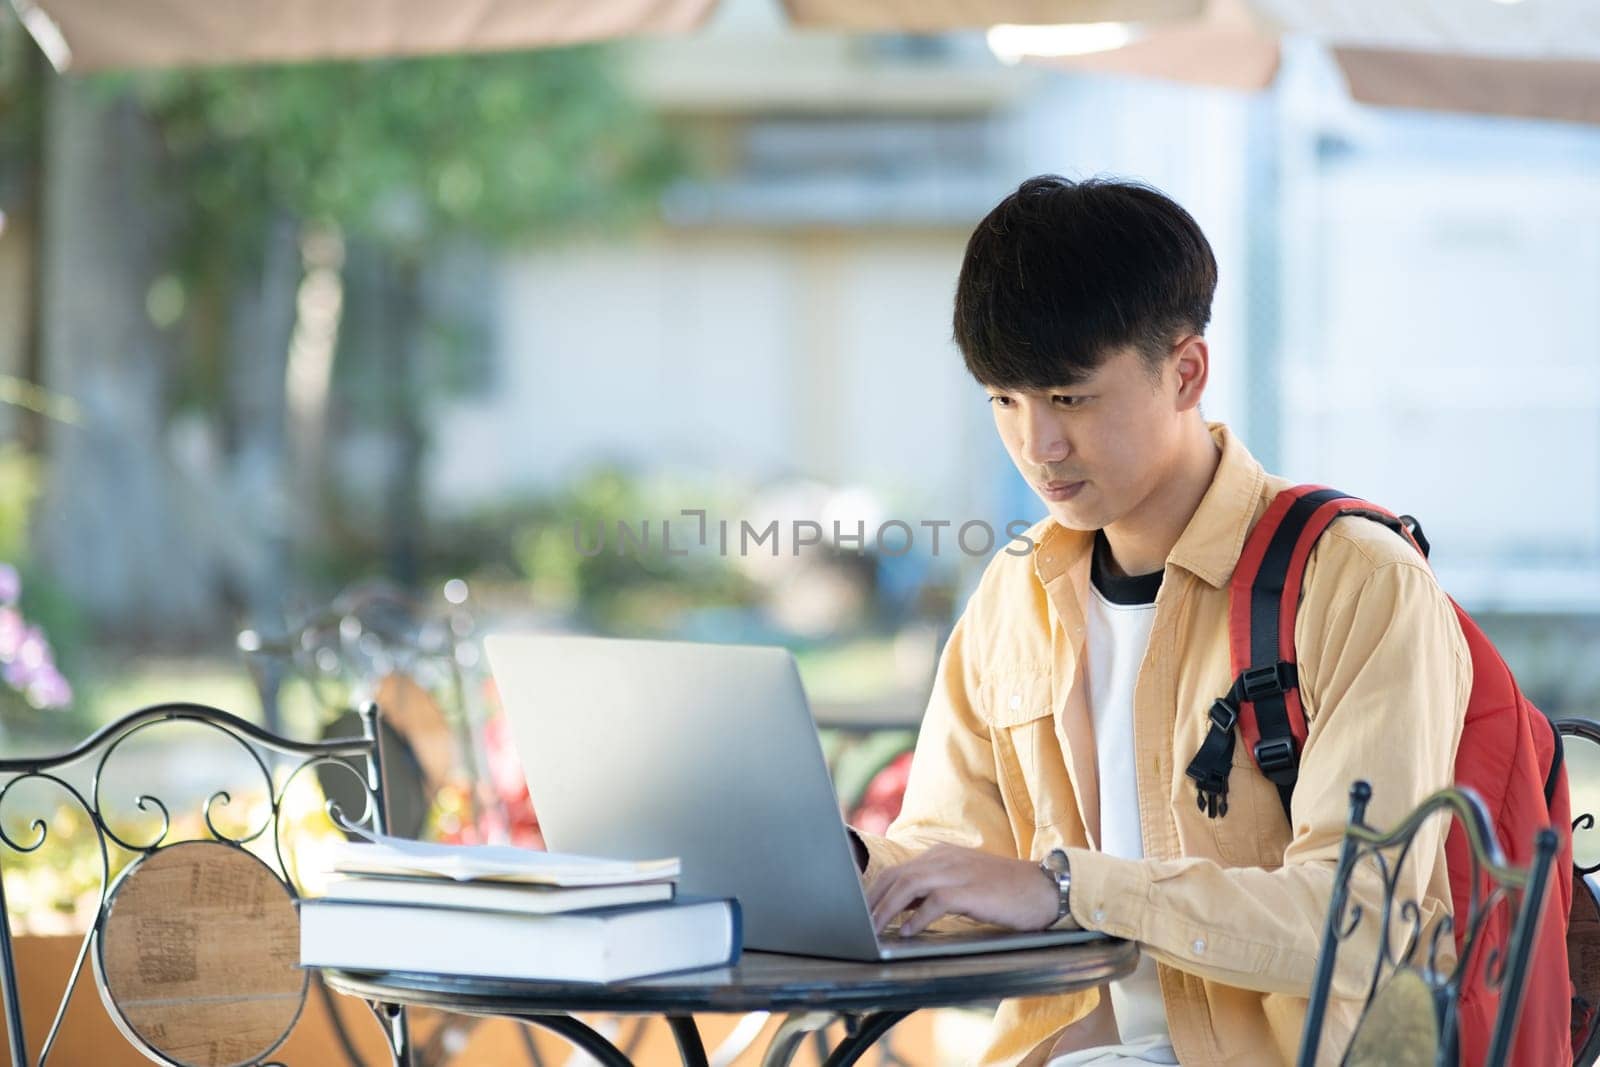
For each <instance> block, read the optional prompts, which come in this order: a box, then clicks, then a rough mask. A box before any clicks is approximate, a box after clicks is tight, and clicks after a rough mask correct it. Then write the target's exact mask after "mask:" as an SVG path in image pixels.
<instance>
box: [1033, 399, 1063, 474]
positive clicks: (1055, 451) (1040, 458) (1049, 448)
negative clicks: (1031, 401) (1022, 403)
mask: <svg viewBox="0 0 1600 1067" xmlns="http://www.w3.org/2000/svg"><path fill="white" fill-rule="evenodd" d="M1053 414H1054V413H1053V412H1051V411H1050V410H1049V409H1048V408H1045V409H1043V410H1039V409H1037V408H1036V409H1035V410H1034V411H1032V412H1030V413H1029V414H1028V416H1027V418H1026V421H1025V422H1024V424H1023V430H1022V434H1023V437H1022V458H1023V459H1025V460H1027V461H1028V462H1029V463H1032V464H1034V465H1035V466H1039V467H1048V466H1050V465H1052V464H1055V463H1060V462H1061V461H1062V460H1064V459H1066V458H1067V456H1068V455H1069V454H1070V453H1071V451H1072V446H1071V445H1070V444H1068V442H1067V437H1066V434H1064V433H1062V432H1061V426H1060V424H1059V422H1058V421H1057V420H1056V419H1055V418H1053V417H1052V415H1053Z"/></svg>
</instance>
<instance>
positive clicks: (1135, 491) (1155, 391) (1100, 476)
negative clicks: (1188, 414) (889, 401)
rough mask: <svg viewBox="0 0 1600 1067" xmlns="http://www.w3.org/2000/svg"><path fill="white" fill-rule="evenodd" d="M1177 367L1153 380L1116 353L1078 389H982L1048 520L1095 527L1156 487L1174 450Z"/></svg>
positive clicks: (1179, 410)
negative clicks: (1047, 515)
mask: <svg viewBox="0 0 1600 1067" xmlns="http://www.w3.org/2000/svg"><path fill="white" fill-rule="evenodd" d="M1177 362H1178V360H1177V358H1176V357H1175V356H1171V355H1169V357H1168V359H1167V361H1166V363H1164V364H1163V370H1162V375H1161V377H1160V379H1159V380H1157V379H1156V378H1154V377H1153V376H1152V374H1151V372H1150V370H1149V368H1148V366H1147V365H1146V363H1145V361H1144V359H1143V358H1142V357H1141V356H1140V354H1139V352H1138V351H1137V350H1136V349H1134V348H1131V347H1130V348H1124V349H1119V350H1117V351H1116V352H1115V353H1113V354H1112V355H1111V356H1110V357H1108V358H1107V359H1106V361H1105V362H1104V363H1102V364H1101V365H1100V368H1099V369H1098V370H1096V371H1095V372H1094V374H1092V375H1091V376H1090V377H1089V378H1088V379H1087V380H1085V381H1083V382H1082V383H1080V384H1078V385H1072V386H1061V387H1060V388H1056V389H1045V390H1037V391H1036V390H1002V389H994V388H991V389H989V398H990V400H989V403H990V406H991V407H992V408H993V411H994V422H995V427H996V428H997V429H998V430H999V431H1000V440H1001V441H1003V442H1004V443H1005V446H1006V452H1008V453H1009V454H1010V456H1011V462H1013V463H1015V464H1016V465H1017V470H1019V471H1021V472H1022V476H1023V477H1024V478H1026V479H1027V480H1028V484H1030V485H1032V486H1033V490H1034V492H1036V493H1038V494H1039V498H1040V499H1041V500H1043V501H1044V502H1045V506H1046V507H1047V508H1048V509H1049V511H1050V515H1051V517H1052V518H1054V519H1055V520H1056V522H1058V523H1060V524H1061V525H1062V526H1065V527H1068V528H1069V529H1073V530H1099V529H1102V528H1104V527H1107V526H1112V525H1114V524H1116V523H1117V522H1119V521H1120V520H1122V519H1124V518H1125V517H1127V516H1129V515H1130V514H1131V513H1133V512H1135V511H1136V510H1137V509H1138V508H1139V507H1140V506H1141V505H1142V504H1144V503H1145V502H1146V501H1147V500H1149V499H1150V498H1151V497H1152V495H1153V494H1155V493H1156V491H1157V490H1158V489H1159V487H1160V485H1161V484H1162V482H1163V480H1164V479H1165V477H1166V476H1167V474H1168V473H1169V471H1170V470H1171V469H1172V466H1173V463H1174V457H1175V456H1176V454H1177V451H1178V444H1179V432H1180V428H1181V426H1182V418H1181V416H1182V414H1183V411H1184V410H1186V409H1187V408H1188V407H1192V406H1193V404H1192V403H1185V402H1184V401H1183V400H1182V399H1181V397H1180V394H1181V392H1182V383H1181V376H1180V374H1179V373H1178V371H1177V369H1176V366H1175V365H1176V364H1177Z"/></svg>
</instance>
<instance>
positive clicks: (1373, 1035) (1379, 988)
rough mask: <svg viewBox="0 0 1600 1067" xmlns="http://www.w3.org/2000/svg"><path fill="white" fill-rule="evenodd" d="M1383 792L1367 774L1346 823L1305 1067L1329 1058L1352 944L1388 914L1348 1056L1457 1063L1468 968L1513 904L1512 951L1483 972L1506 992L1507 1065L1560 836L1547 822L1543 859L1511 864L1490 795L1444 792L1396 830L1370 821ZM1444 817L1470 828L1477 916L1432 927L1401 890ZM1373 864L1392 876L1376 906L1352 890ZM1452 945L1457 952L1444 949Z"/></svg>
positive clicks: (1499, 1022) (1305, 1037)
mask: <svg viewBox="0 0 1600 1067" xmlns="http://www.w3.org/2000/svg"><path fill="white" fill-rule="evenodd" d="M1371 798H1372V787H1371V786H1370V785H1368V784H1367V783H1366V782H1356V783H1355V784H1354V785H1353V786H1352V787H1351V789H1350V821H1349V824H1348V825H1347V826H1346V828H1345V836H1344V844H1343V847H1342V848H1341V850H1340V853H1339V864H1338V868H1337V870H1336V873H1335V876H1334V883H1333V897H1332V900H1331V901H1330V903H1329V908H1328V917H1327V922H1326V924H1325V926H1324V928H1323V934H1322V947H1321V951H1320V954H1319V956H1318V959H1317V973H1316V980H1315V982H1314V984H1313V985H1312V987H1311V999H1310V1004H1309V1007H1308V1010H1307V1013H1306V1025H1305V1030H1304V1032H1303V1034H1302V1036H1301V1043H1300V1055H1299V1063H1300V1064H1301V1067H1311V1065H1312V1064H1314V1063H1316V1062H1317V1053H1318V1051H1319V1046H1320V1044H1321V1038H1322V1029H1323V1021H1324V1018H1325V1016H1326V1012H1327V1008H1328V1002H1329V999H1330V997H1331V995H1332V992H1333V977H1334V970H1335V964H1336V961H1337V955H1338V952H1339V949H1340V946H1341V944H1342V943H1344V942H1346V941H1349V940H1350V939H1351V938H1352V937H1353V936H1354V935H1355V934H1356V931H1357V930H1358V929H1360V928H1361V927H1362V924H1363V922H1365V921H1369V920H1370V921H1375V922H1376V923H1377V926H1376V930H1375V931H1374V930H1373V929H1371V928H1368V929H1367V930H1365V931H1364V933H1365V935H1366V937H1365V939H1370V940H1373V941H1374V942H1375V944H1376V947H1377V951H1376V958H1375V959H1374V960H1373V961H1372V963H1371V968H1372V969H1371V978H1370V981H1369V982H1368V983H1367V986H1366V991H1365V997H1364V1001H1363V1005H1362V1011H1361V1021H1360V1023H1359V1024H1358V1026H1357V1030H1356V1033H1355V1035H1354V1038H1353V1039H1352V1041H1351V1045H1350V1048H1349V1049H1348V1050H1346V1051H1345V1052H1341V1053H1340V1054H1339V1055H1338V1056H1337V1057H1336V1062H1340V1063H1347V1064H1357V1063H1360V1064H1369V1063H1370V1064H1377V1063H1382V1064H1387V1065H1390V1067H1401V1065H1404V1067H1412V1065H1421V1064H1429V1065H1437V1067H1456V1064H1457V1063H1458V1062H1459V1055H1458V1047H1457V1042H1458V1031H1457V1007H1458V1005H1459V1002H1460V997H1461V993H1462V983H1463V981H1464V976H1466V975H1468V974H1472V973H1474V971H1475V964H1476V962H1477V960H1478V957H1479V956H1480V955H1482V953H1481V951H1480V950H1481V948H1482V943H1481V942H1480V940H1479V934H1480V933H1481V932H1482V930H1483V928H1484V925H1485V920H1486V919H1488V918H1489V917H1490V916H1491V915H1492V914H1494V913H1495V912H1496V911H1497V910H1498V909H1501V908H1509V909H1511V911H1510V914H1511V916H1512V926H1511V931H1512V932H1511V938H1510V941H1509V943H1508V945H1507V948H1506V951H1505V953H1504V954H1503V955H1495V954H1490V955H1489V956H1487V957H1485V963H1486V966H1484V968H1483V981H1485V982H1486V983H1488V984H1489V985H1490V986H1491V987H1492V988H1497V989H1498V990H1499V993H1500V1003H1499V1009H1498V1014H1497V1015H1496V1017H1495V1022H1494V1029H1493V1031H1492V1033H1491V1037H1490V1047H1489V1053H1488V1057H1487V1060H1486V1063H1487V1064H1490V1065H1492V1067H1500V1065H1502V1064H1504V1063H1506V1059H1507V1056H1508V1054H1509V1050H1510V1048H1511V1038H1512V1035H1513V1033H1514V1031H1515V1028H1516V1024H1517V1015H1518V1012H1519V1011H1520V1010H1521V1007H1522V993H1523V983H1524V980H1525V978H1526V974H1527V968H1528V962H1529V960H1530V959H1531V957H1532V946H1533V935H1534V931H1535V925H1536V923H1537V921H1538V917H1539V913H1540V905H1541V903H1542V901H1543V899H1544V894H1545V891H1546V889H1547V887H1548V885H1549V880H1550V868H1551V866H1552V864H1553V862H1554V859H1555V854H1556V849H1557V844H1558V841H1557V837H1556V833H1555V831H1554V830H1550V829H1545V830H1541V831H1540V832H1539V834H1538V835H1537V837H1536V838H1535V842H1534V859H1533V861H1532V863H1531V864H1530V865H1529V866H1528V867H1527V868H1517V867H1512V866H1510V865H1509V864H1508V863H1507V862H1506V859H1505V857H1504V855H1503V853H1502V852H1501V849H1500V845H1499V842H1498V841H1496V839H1495V835H1494V830H1493V823H1492V822H1491V821H1490V819H1489V816H1488V814H1487V812H1486V811H1485V810H1484V807H1483V803H1482V801H1480V800H1479V799H1478V798H1477V796H1475V795H1474V794H1473V793H1472V792H1471V791H1470V790H1465V789H1443V790H1440V791H1439V792H1437V793H1435V794H1433V795H1432V796H1430V797H1428V798H1427V799H1426V800H1424V801H1423V802H1422V804H1421V805H1420V806H1419V807H1418V808H1417V809H1416V810H1415V811H1413V812H1412V813H1411V814H1410V815H1409V816H1407V817H1406V818H1405V819H1404V820H1403V821H1402V822H1401V823H1400V825H1399V826H1398V827H1396V828H1395V829H1393V830H1390V831H1387V832H1384V831H1380V830H1377V829H1374V828H1373V827H1371V826H1368V825H1367V823H1366V811H1367V803H1368V802H1369V801H1370V800H1371ZM1439 816H1449V817H1453V818H1454V819H1455V820H1457V821H1458V822H1459V823H1460V824H1461V827H1462V829H1463V831H1464V832H1465V834H1466V838H1467V842H1468V845H1469V847H1470V849H1471V854H1472V861H1473V871H1472V885H1473V887H1474V891H1473V897H1472V903H1471V906H1470V907H1469V909H1468V912H1467V914H1466V915H1465V916H1461V915H1456V916H1451V917H1446V918H1444V919H1442V920H1440V921H1439V922H1437V923H1436V924H1434V925H1433V926H1432V928H1431V929H1424V916H1423V912H1422V908H1421V906H1420V902H1419V901H1416V900H1411V899H1405V900H1397V899H1396V897H1397V895H1398V886H1399V882H1400V878H1401V875H1402V871H1403V869H1404V868H1405V865H1406V861H1407V859H1408V858H1409V855H1410V849H1411V845H1412V843H1413V840H1414V838H1415V836H1416V834H1417V831H1418V830H1419V829H1420V828H1421V827H1422V826H1423V825H1424V824H1425V823H1426V822H1427V821H1428V820H1429V819H1431V818H1434V817H1439ZM1363 861H1366V862H1370V863H1371V864H1372V867H1373V868H1375V869H1376V873H1377V875H1378V877H1379V878H1380V879H1381V882H1382V895H1381V898H1380V901H1381V902H1380V904H1379V906H1378V908H1377V910H1376V913H1375V914H1371V915H1369V914H1368V913H1367V909H1365V908H1364V907H1363V906H1362V904H1360V903H1358V902H1357V901H1355V900H1353V899H1352V894H1351V878H1352V875H1354V874H1355V873H1356V872H1357V867H1358V865H1359V864H1361V863H1363ZM1480 886H1487V887H1488V889H1487V892H1482V893H1480V892H1479V887H1480ZM1458 929H1459V930H1461V932H1462V935H1463V936H1462V937H1461V938H1460V944H1461V946H1462V949H1461V952H1460V954H1459V956H1456V958H1455V959H1454V962H1453V963H1452V962H1450V960H1449V958H1448V957H1449V956H1451V955H1455V954H1454V940H1453V939H1454V935H1455V933H1456V931H1457V930H1458ZM1396 932H1398V934H1399V942H1400V943H1399V946H1398V948H1397V947H1396V944H1395V940H1396V938H1395V936H1394V935H1395V934H1396ZM1447 942H1448V947H1447ZM1442 948H1444V949H1446V953H1445V954H1443V955H1442V954H1441V949H1442Z"/></svg>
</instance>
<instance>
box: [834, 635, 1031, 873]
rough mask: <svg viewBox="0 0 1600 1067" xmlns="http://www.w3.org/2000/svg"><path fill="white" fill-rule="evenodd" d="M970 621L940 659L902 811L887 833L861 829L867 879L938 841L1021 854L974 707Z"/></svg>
mask: <svg viewBox="0 0 1600 1067" xmlns="http://www.w3.org/2000/svg"><path fill="white" fill-rule="evenodd" d="M967 626H968V623H967V618H966V616H965V615H963V617H962V618H961V619H960V620H959V621H958V622H957V623H956V625H955V629H954V630H952V631H951V634H950V639H949V641H947V642H946V643H945V647H944V652H943V653H942V654H941V656H940V658H939V668H938V670H937V672H936V673H935V676H934V686H933V693H932V695H931V696H930V697H929V700H928V709H927V711H926V712H925V713H924V716H923V720H922V728H921V731H920V732H919V733H918V735H917V750H916V755H915V756H913V757H912V761H911V775H910V778H909V780H908V781H907V783H906V795H905V800H904V803H902V805H901V807H900V814H899V816H898V817H897V818H896V819H895V821H894V823H893V824H892V825H891V826H890V827H889V829H888V832H887V833H885V834H882V835H879V834H870V833H866V832H863V831H859V830H858V831H856V833H857V835H858V836H859V838H860V840H861V842H862V844H863V845H865V846H866V849H867V857H868V862H867V869H866V871H865V872H864V875H863V878H864V880H865V881H866V882H868V883H869V884H870V883H871V882H872V880H873V879H874V878H876V877H877V876H878V875H879V874H880V873H881V872H882V871H883V870H884V869H885V868H887V867H892V866H895V865H896V864H900V863H904V862H905V861H906V860H908V859H910V858H911V857H913V856H915V855H917V854H918V853H920V852H923V851H925V850H927V849H928V848H930V847H932V846H933V845H939V844H949V845H961V846H963V847H965V848H974V849H981V850H983V851H985V852H994V853H998V854H1000V855H1006V856H1015V855H1017V854H1018V853H1017V844H1016V840H1015V838H1014V837H1013V835H1012V832H1011V824H1010V820H1009V819H1008V818H1007V816H1006V811H1005V805H1004V802H1003V801H1002V800H1001V796H1000V787H999V784H998V782H997V780H996V777H995V774H996V772H995V756H994V747H993V743H992V741H991V739H990V732H989V727H988V725H987V724H985V723H984V722H983V720H982V719H981V718H980V717H979V715H978V713H977V711H976V709H975V708H974V707H973V699H974V698H973V694H974V693H976V691H977V686H976V678H975V674H974V672H973V670H972V666H971V664H970V663H969V662H968V661H967V656H966V640H965V638H966V632H967Z"/></svg>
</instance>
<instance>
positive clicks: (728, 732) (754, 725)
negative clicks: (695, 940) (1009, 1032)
mask: <svg viewBox="0 0 1600 1067" xmlns="http://www.w3.org/2000/svg"><path fill="white" fill-rule="evenodd" d="M484 646H485V649H486V650H487V652H488V655H489V665H490V667H491V668H492V669H493V671H494V678H495V682H496V684H497V685H498V687H499V690H500V697H501V701H502V702H503V704H504V705H505V709H506V712H507V714H508V715H509V716H510V721H511V727H512V733H513V736H514V737H515V739H516V745H517V753H518V754H519V755H520V756H521V757H522V765H523V770H524V772H525V773H526V774H527V776H528V790H529V792H530V794H531V795H532V798H533V806H534V810H535V811H537V812H538V814H539V825H540V827H541V829H542V830H543V831H544V835H545V840H546V841H547V842H548V844H549V846H550V848H551V849H552V850H554V851H559V852H578V853H587V854H590V855H597V856H607V857H614V858H619V859H648V858H653V857H659V856H678V857H680V858H681V859H682V861H683V874H682V878H681V880H680V882H679V887H680V889H681V891H682V892H685V893H696V894H705V895H709V896H731V897H737V898H738V900H739V903H740V905H741V906H742V909H743V912H744V923H745V926H744V931H745V937H744V940H745V945H746V946H747V947H749V948H753V949H762V950H766V951H770V952H790V953H796V954H799V955H807V956H828V957H836V958H840V959H851V960H892V959H902V958H911V957H919V956H941V955H957V954H965V953H978V952H996V951H1000V950H1003V949H1018V948H1035V947H1039V946H1044V945H1059V944H1066V943H1071V942H1074V941H1086V940H1092V939H1096V938H1099V937H1100V936H1101V935H1099V934H1096V933H1092V932H1085V931H1064V930H1057V931H1041V932H1034V933H1006V932H995V933H993V934H963V935H950V934H934V935H929V934H924V935H920V936H917V937H907V938H902V937H900V936H899V935H897V934H890V935H889V936H887V937H884V938H883V939H882V940H880V939H879V938H878V937H877V935H876V934H875V933H874V931H873V929H872V918H871V914H870V913H869V912H868V910H867V901H866V896H865V894H864V892H863V891H862V887H861V882H860V879H859V876H858V875H857V873H856V865H855V860H854V858H853V856H852V853H851V848H850V842H849V839H848V837H847V835H846V833H845V828H844V821H843V819H842V817H841V816H840V813H839V803H838V800H837V798H835V796H834V793H833V786H832V782H831V781H830V779H829V777H828V769H827V765H826V764H825V763H824V762H823V758H822V746H821V745H820V744H819V743H818V740H817V731H816V727H815V725H814V724H813V722H812V719H811V712H810V709H809V708H808V706H807V704H806V697H805V692H804V690H803V689H802V688H801V686H800V676H799V673H798V672H797V671H796V669H795V663H794V659H793V657H791V656H790V655H789V653H788V652H787V651H785V650H784V649H781V648H759V647H754V646H745V645H700V644H685V643H679V642H669V641H618V640H608V639H601V638H588V637H565V636H560V637H556V636H543V635H522V634H499V635H494V636H491V637H489V638H488V639H487V640H486V641H485V642H484ZM1041 877H1042V876H1041Z"/></svg>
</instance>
